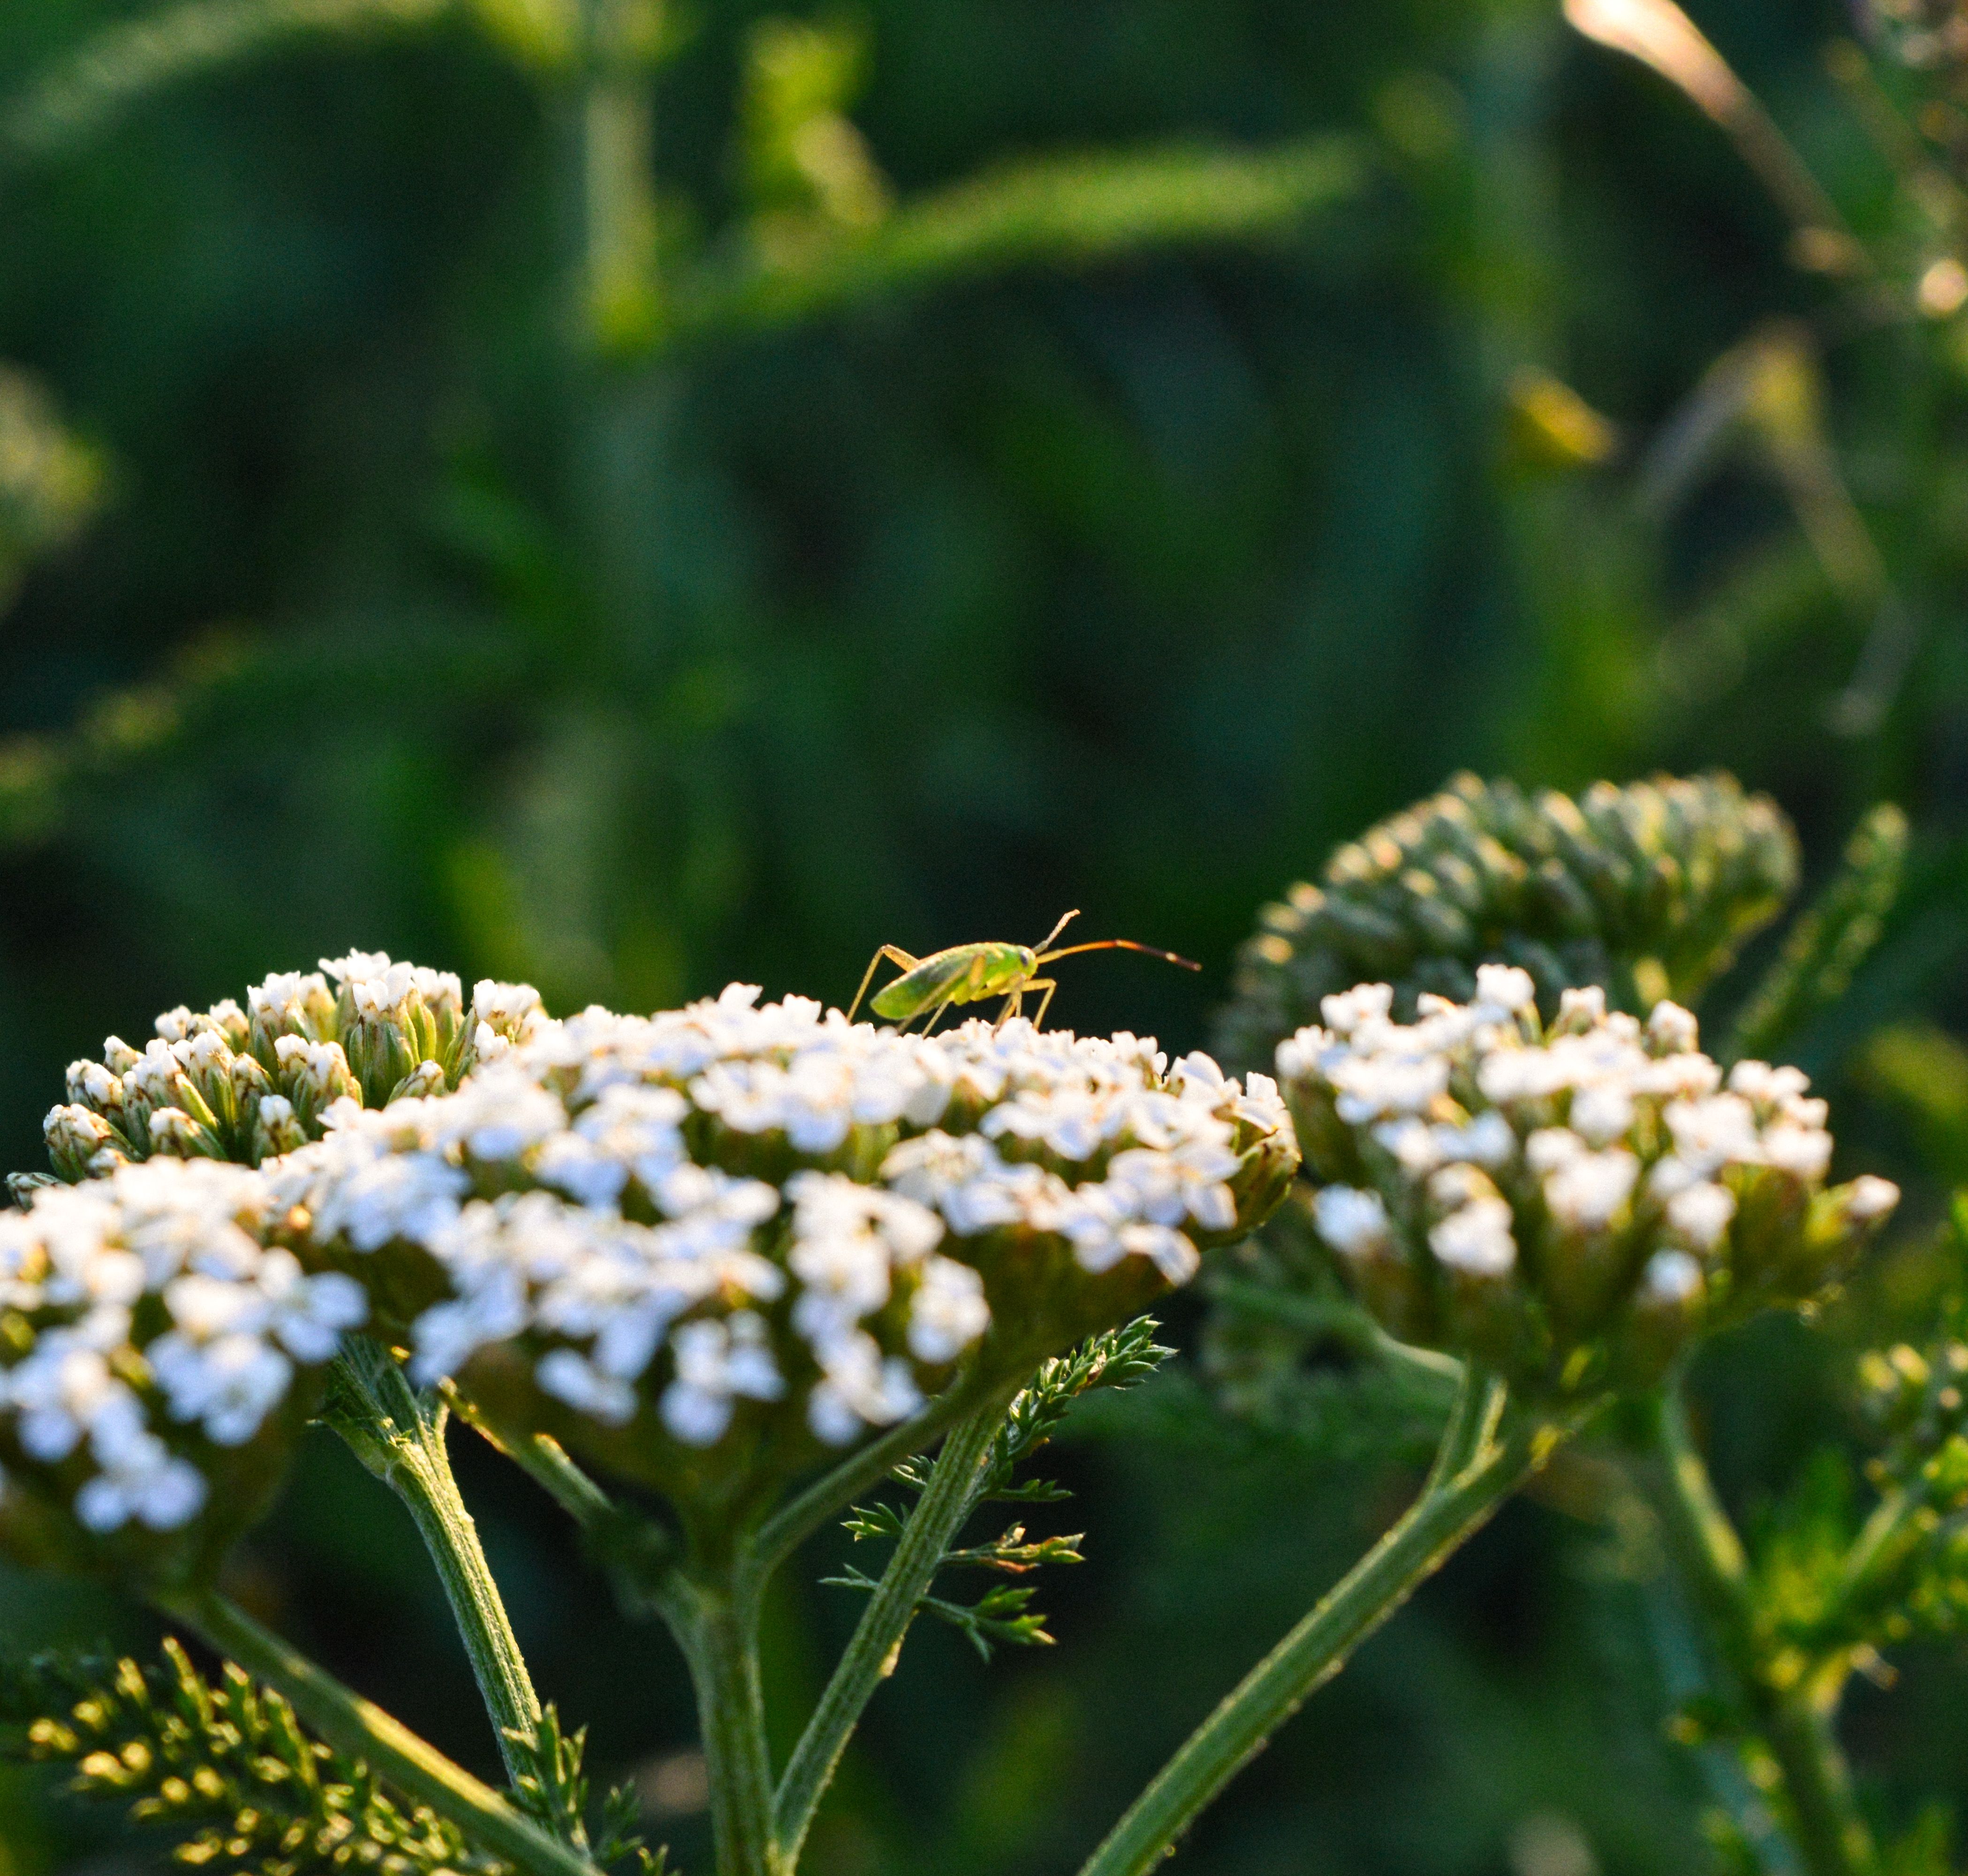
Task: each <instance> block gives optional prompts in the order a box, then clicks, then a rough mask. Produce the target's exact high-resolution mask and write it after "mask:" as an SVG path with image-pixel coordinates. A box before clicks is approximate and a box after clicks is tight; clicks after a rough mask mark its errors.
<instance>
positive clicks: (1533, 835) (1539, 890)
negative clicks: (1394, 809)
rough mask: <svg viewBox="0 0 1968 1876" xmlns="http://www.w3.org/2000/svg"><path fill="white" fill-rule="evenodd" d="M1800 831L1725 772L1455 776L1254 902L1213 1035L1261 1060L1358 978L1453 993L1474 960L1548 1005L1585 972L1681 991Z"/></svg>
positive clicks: (1720, 958) (1781, 875)
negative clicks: (1251, 924) (1620, 784)
mask: <svg viewBox="0 0 1968 1876" xmlns="http://www.w3.org/2000/svg"><path fill="white" fill-rule="evenodd" d="M1797 870H1798V860H1797V845H1796V841H1795V837H1794V836H1793V835H1792V832H1791V830H1790V826H1789V824H1788V822H1787V821H1786V820H1785V818H1784V816H1783V814H1782V811H1781V810H1779V808H1778V807H1777V806H1776V805H1775V803H1774V802H1772V801H1769V799H1768V798H1767V797H1764V796H1762V795H1746V794H1744V793H1743V791H1742V789H1741V788H1740V787H1739V786H1738V784H1737V783H1736V782H1735V781H1733V780H1732V779H1731V778H1730V777H1728V776H1727V775H1704V776H1698V777H1696V778H1692V779H1689V780H1677V779H1675V778H1671V777H1666V776H1662V777H1659V778H1656V779H1655V780H1653V781H1646V782H1639V783H1636V784H1633V786H1631V787H1630V788H1616V787H1614V785H1613V784H1611V783H1610V782H1600V783H1597V784H1594V786H1593V787H1592V788H1589V789H1588V790H1587V791H1586V792H1585V793H1584V794H1583V795H1582V796H1581V797H1579V798H1578V800H1577V801H1574V800H1573V799H1572V798H1571V797H1569V796H1568V795H1563V794H1557V793H1555V792H1553V791H1546V792H1544V793H1542V794H1538V795H1536V796H1535V797H1529V798H1527V797H1526V796H1525V795H1524V794H1522V793H1521V792H1520V791H1519V790H1518V789H1517V788H1515V787H1513V785H1512V784H1510V783H1509V782H1507V781H1496V782H1485V781H1479V780H1478V778H1476V777H1475V776H1474V775H1458V776H1457V777H1456V778H1455V779H1454V780H1453V781H1451V782H1450V784H1448V788H1446V789H1445V790H1444V791H1442V793H1441V794H1438V795H1436V796H1434V797H1432V798H1431V799H1429V800H1428V801H1422V802H1419V803H1417V804H1416V805H1415V806H1414V807H1411V808H1410V809H1409V810H1406V812H1405V813H1401V814H1397V815H1396V816H1395V817H1393V819H1392V820H1387V821H1384V822H1383V823H1381V825H1380V826H1377V827H1375V828H1373V829H1372V830H1370V831H1369V832H1368V833H1366V834H1365V835H1364V836H1362V837H1361V839H1358V840H1357V841H1352V842H1349V843H1348V844H1347V845H1345V846H1342V847H1341V848H1340V849H1338V852H1335V854H1334V855H1333V856H1332V859H1330V860H1329V861H1328V862H1327V863H1326V866H1325V872H1323V873H1322V875H1320V878H1319V884H1317V885H1310V884H1301V885H1296V886H1294V887H1293V888H1292V889H1291V891H1290V893H1289V894H1287V897H1286V898H1285V900H1284V901H1283V904H1277V905H1270V906H1267V907H1265V908H1264V911H1262V912H1261V914H1259V917H1258V931H1257V933H1256V935H1255V936H1254V937H1252V938H1251V940H1249V941H1248V943H1246V944H1245V946H1244V948H1243V949H1242V951H1241V953H1240V955H1239V959H1238V969H1237V975H1236V981H1235V998H1234V1000H1233V1001H1232V1003H1231V1004H1230V1006H1229V1008H1228V1009H1227V1010H1225V1012H1224V1014H1223V1016H1222V1023H1221V1028H1220V1032H1219V1043H1220V1046H1221V1049H1222V1054H1223V1056H1224V1058H1225V1060H1227V1061H1228V1062H1230V1063H1232V1064H1233V1065H1237V1066H1242V1065H1245V1064H1248V1063H1259V1064H1262V1063H1265V1062H1267V1061H1268V1059H1269V1058H1270V1052H1271V1050H1273V1049H1274V1047H1275V1046H1277V1043H1279V1042H1280V1040H1283V1038H1284V1037H1287V1036H1289V1035H1290V1033H1292V1032H1293V1030H1296V1029H1297V1028H1299V1027H1301V1026H1302V1025H1303V1024H1306V1023H1309V1022H1311V1021H1313V1020H1315V1019H1316V1015H1317V1012H1318V1009H1319V1000H1320V999H1321V998H1324V997H1327V996H1332V995H1336V994H1337V993H1338V992H1340V991H1344V990H1345V989H1347V988H1349V987H1350V986H1351V985H1354V984H1356V983H1361V982H1386V983H1390V984H1391V985H1393V987H1394V993H1395V1000H1396V1006H1397V1008H1398V1009H1399V1010H1400V1011H1401V1012H1402V1013H1403V1014H1406V1013H1408V1012H1410V1011H1412V1009H1413V1006H1414V1000H1415V998H1416V996H1417V995H1419V994H1420V993H1421V992H1423V991H1430V992H1433V993H1435V994H1436V995H1442V996H1446V997H1449V998H1454V999H1457V1000H1463V999H1466V998H1468V997H1469V996H1471V995H1472V994H1473V993H1474V988H1475V978H1474V970H1475V968H1476V966H1477V965H1479V964H1481V963H1484V962H1505V963H1509V964H1514V965H1520V966H1521V967H1522V968H1523V969H1526V970H1527V971H1529V972H1530V974H1531V975H1532V977H1533V979H1534V980H1535V981H1536V985H1537V990H1538V997H1539V1003H1540V1004H1541V1006H1542V1008H1544V1010H1545V1011H1546V1013H1547V1014H1549V1013H1550V1012H1551V1011H1552V1010H1554V1009H1555V1008H1556V1005H1557V999H1558V997H1559V993H1560V992H1561V991H1564V990H1566V989H1568V988H1580V987H1583V986H1584V985H1590V984H1597V985H1601V986H1602V987H1603V988H1605V990H1606V991H1607V995H1608V996H1609V997H1610V998H1611V1000H1612V1001H1613V1002H1614V1004H1616V1005H1617V1006H1618V1007H1620V1008H1625V1009H1628V1010H1630V1011H1636V1012H1637V1011H1641V1010H1643V1009H1646V1008H1651V1007H1652V1004H1654V1003H1656V1002H1657V1001H1659V1000H1660V999H1662V998H1666V997H1675V998H1681V999H1682V1000H1683V1001H1686V1000H1688V999H1690V998H1692V996H1693V995H1694V993H1695V992H1696V991H1698V990H1699V989H1700V988H1701V986H1702V985H1704V984H1705V983H1707V981H1708V980H1709V979H1710V978H1711V977H1713V976H1714V975H1716V973H1717V972H1720V970H1722V969H1725V968H1726V967H1727V965H1728V964H1729V963H1730V961H1731V960H1732V959H1733V957H1734V956H1735V953H1736V950H1737V947H1738V946H1740V944H1741V943H1742V942H1743V940H1744V939H1745V938H1746V936H1749V935H1750V933H1753V932H1754V931H1756V930H1757V929H1758V928H1759V927H1761V926H1762V925H1764V924H1765V923H1767V922H1768V921H1769V920H1770V919H1771V918H1772V917H1774V916H1775V914H1776V913H1777V912H1778V911H1779V910H1780V909H1781V907H1782V905H1783V904H1784V903H1785V901H1786V900H1787V899H1788V898H1789V896H1790V894H1792V891H1794V890H1795V885H1796V881H1797Z"/></svg>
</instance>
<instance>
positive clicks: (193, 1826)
mask: <svg viewBox="0 0 1968 1876" xmlns="http://www.w3.org/2000/svg"><path fill="white" fill-rule="evenodd" d="M163 1654H164V1658H163V1661H162V1662H160V1663H158V1664H154V1665H151V1666H148V1667H145V1666H141V1665H139V1664H138V1663H137V1662H136V1661H131V1660H128V1659H125V1660H123V1661H115V1662H105V1661H88V1660H74V1659H61V1658H55V1657H52V1656H44V1657H40V1658H35V1659H33V1660H31V1661H15V1662H11V1663H8V1664H5V1667H0V1751H5V1754H6V1755H7V1756H8V1757H10V1758H16V1759H24V1760H28V1761H32V1762H34V1763H35V1764H47V1765H60V1766H66V1767H67V1768H70V1771H71V1773H72V1777H71V1780H70V1789H71V1790H73V1791H75V1792H76V1793H77V1794H79V1795H80V1796H82V1797H86V1798H90V1799H93V1800H99V1801H100V1802H102V1803H109V1804H117V1805H121V1806H123V1807H125V1809H126V1810H127V1811H128V1814H129V1816H131V1818H132V1819H134V1821H135V1822H137V1823H140V1824H144V1825H147V1826H153V1827H154V1828H156V1829H160V1830H163V1831H167V1832H170V1835H171V1836H173V1838H174V1839H176V1851H175V1855H176V1858H177V1860H178V1861H180V1862H182V1863H186V1864H189V1865H192V1866H193V1867H195V1868H220V1869H241V1870H250V1871H256V1872H258V1873H259V1876H309V1873H310V1872H316V1871H319V1872H323V1873H325V1872H327V1871H332V1870H371V1869H373V1870H376V1871H380V1872H383V1873H384V1876H439V1872H440V1871H455V1872H459V1873H460V1876H509V1873H508V1872H507V1866H506V1865H504V1864H503V1863H501V1862H500V1861H497V1859H496V1858H491V1857H489V1856H487V1855H484V1854H483V1853H482V1852H479V1851H477V1850H476V1849H474V1848H473V1847H472V1846H471V1845H470V1844H468V1842H465V1840H464V1838H463V1836H461V1834H460V1832H458V1829H457V1827H456V1826H455V1825H453V1824H452V1823H449V1822H448V1820H446V1819H443V1818H441V1817H439V1816H436V1815H435V1814H434V1813H432V1812H431V1811H429V1810H426V1809H425V1808H423V1807H422V1806H410V1805H408V1804H405V1803H401V1802H400V1800H397V1798H396V1797H393V1796H392V1795H391V1794H390V1793H389V1792H388V1791H387V1790H384V1788H383V1787H380V1785H379V1784H377V1781H376V1779H375V1778H374V1776H373V1775H372V1774H371V1773H370V1771H368V1770H367V1768H366V1767H364V1766H362V1765H360V1764H354V1763H352V1762H351V1761H348V1760H346V1759H344V1758H341V1757H340V1756H339V1755H337V1754H335V1752H333V1751H330V1749H329V1748H328V1747H326V1746H325V1745H322V1744H321V1743H320V1742H319V1741H317V1740H314V1739H309V1737H308V1735H306V1733H304V1732H303V1731H302V1730H301V1728H300V1726H299V1724H298V1723H297V1722H296V1720H295V1718H294V1715H293V1709H292V1708H291V1707H290V1706H288V1704H287V1703H286V1701H285V1700H283V1699H282V1698H281V1697H280V1695H278V1694H277V1693H273V1692H271V1691H270V1690H267V1689H264V1688H256V1687H254V1684H253V1683H252V1681H251V1680H250V1679H249V1678H248V1677H247V1676H246V1675H245V1674H242V1673H241V1671H240V1670H239V1669H238V1668H237V1667H234V1666H232V1665H231V1664H230V1663H228V1664H226V1666H225V1668H224V1670H223V1671H222V1674H221V1675H220V1677H219V1679H218V1680H217V1682H215V1683H214V1682H211V1681H208V1680H206V1679H205V1678H204V1677H202V1675H200V1674H199V1672H198V1671H197V1670H196V1668H194V1667H193V1665H192V1664H191V1661H190V1658H189V1657H188V1656H187V1655H186V1653H185V1651H184V1650H183V1648H180V1646H179V1645H178V1644H177V1643H176V1641H166V1642H165V1643H164V1645H163Z"/></svg>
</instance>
